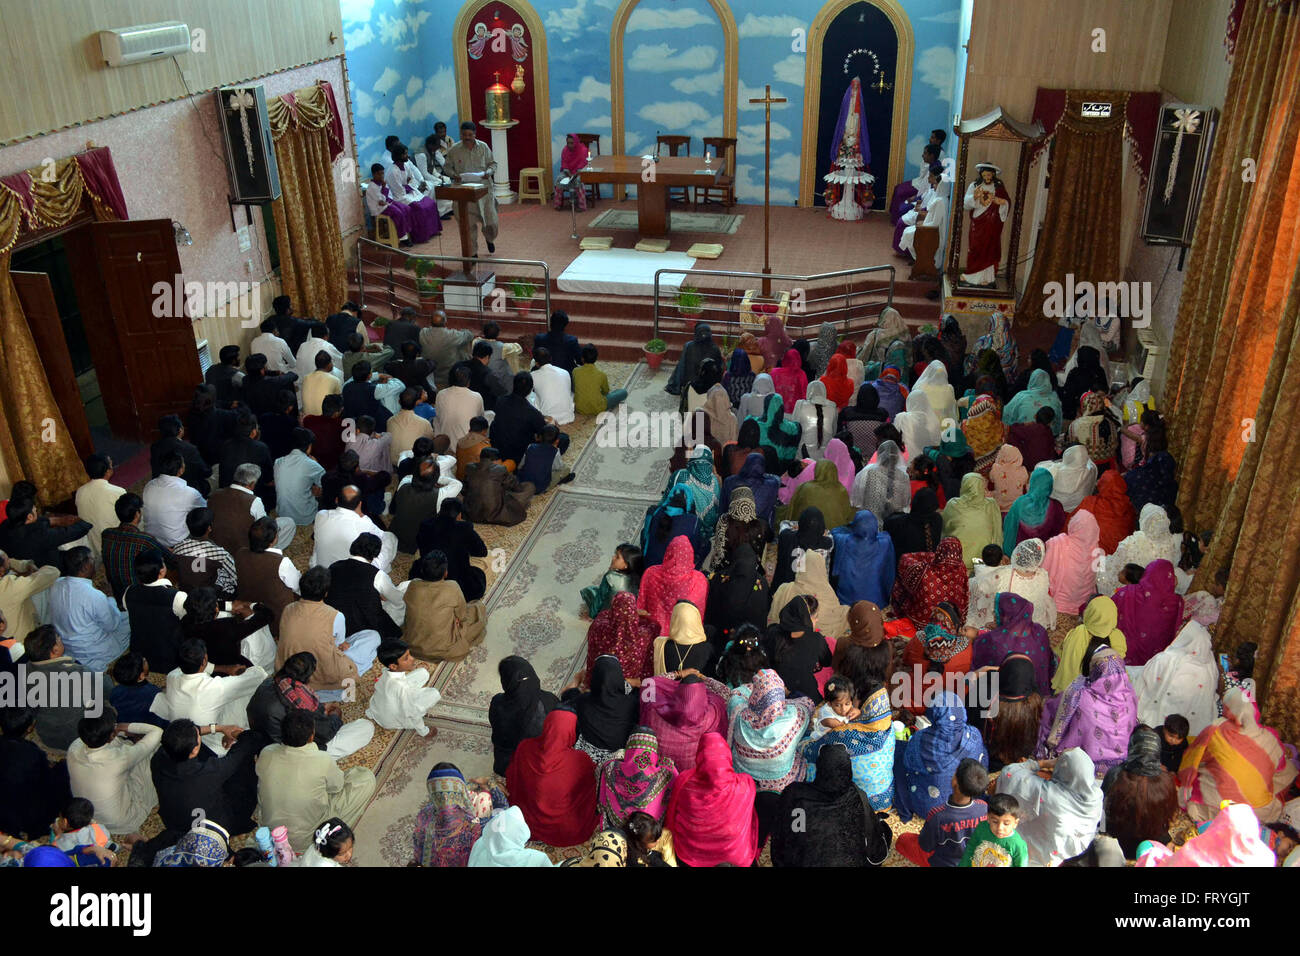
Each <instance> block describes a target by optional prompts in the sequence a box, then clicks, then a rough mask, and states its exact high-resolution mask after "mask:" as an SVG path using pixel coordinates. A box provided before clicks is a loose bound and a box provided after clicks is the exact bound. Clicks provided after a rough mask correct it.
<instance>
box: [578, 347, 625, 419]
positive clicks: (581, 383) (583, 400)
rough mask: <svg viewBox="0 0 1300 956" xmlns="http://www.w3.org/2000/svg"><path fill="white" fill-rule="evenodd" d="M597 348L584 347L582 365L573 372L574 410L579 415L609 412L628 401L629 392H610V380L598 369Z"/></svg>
mask: <svg viewBox="0 0 1300 956" xmlns="http://www.w3.org/2000/svg"><path fill="white" fill-rule="evenodd" d="M598 354H599V353H597V351H596V346H594V345H592V344H591V343H590V342H588V343H587V344H586V345H584V346H583V347H582V364H581V365H579V366H578V367H577V368H575V369H574V370H573V410H574V411H576V412H577V413H578V414H579V415H599V414H600V413H601V412H609V411H613V410H614V409H616V408H618V406H619V405H620V404H621V403H622V402H624V401H626V400H627V390H626V389H622V388H620V389H618V390H616V391H613V392H611V391H610V390H609V379H608V378H607V377H606V376H605V373H604V372H602V371H601V370H600V369H598V368H597V367H596V359H597V357H598Z"/></svg>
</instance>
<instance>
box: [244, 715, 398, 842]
mask: <svg viewBox="0 0 1300 956" xmlns="http://www.w3.org/2000/svg"><path fill="white" fill-rule="evenodd" d="M280 729H281V739H282V742H281V743H278V744H271V745H270V746H268V747H267V748H266V749H264V750H263V751H262V753H261V754H260V755H259V756H258V758H257V819H258V822H259V823H261V824H262V826H269V827H275V826H284V827H287V828H288V831H289V845H290V846H292V847H293V849H294V850H295V851H296V852H299V853H301V852H303V851H305V850H306V849H307V847H309V846H311V838H312V833H313V832H314V831H315V829H316V827H318V826H319V825H320V823H321V821H322V820H328V819H329V818H330V817H338V818H339V819H341V820H343V822H345V823H347V824H348V826H356V824H357V821H358V820H360V819H361V813H362V811H363V810H365V808H366V804H368V803H369V802H370V797H371V795H372V794H373V793H374V792H375V775H374V774H373V773H372V772H371V771H370V770H368V769H366V768H365V767H353V768H351V769H350V770H348V771H347V773H344V772H343V771H342V770H340V769H339V765H338V764H337V763H335V762H334V758H333V757H331V756H330V755H329V754H327V753H322V752H321V750H320V749H319V748H318V747H317V746H316V743H315V740H316V727H315V721H313V719H312V715H311V714H310V713H308V712H307V711H305V710H293V711H291V712H290V713H288V714H287V715H285V718H284V721H283V722H282V724H281V728H280Z"/></svg>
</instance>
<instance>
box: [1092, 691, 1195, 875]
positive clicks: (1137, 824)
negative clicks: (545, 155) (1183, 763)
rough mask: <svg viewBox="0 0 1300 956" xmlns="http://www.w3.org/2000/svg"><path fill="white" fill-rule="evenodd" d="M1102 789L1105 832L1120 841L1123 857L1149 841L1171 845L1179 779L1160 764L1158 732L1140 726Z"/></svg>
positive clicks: (1134, 853)
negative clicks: (1171, 828)
mask: <svg viewBox="0 0 1300 956" xmlns="http://www.w3.org/2000/svg"><path fill="white" fill-rule="evenodd" d="M1171 713H1175V711H1171ZM1160 720H1161V722H1163V720H1164V718H1163V717H1162V718H1160ZM1157 726H1158V724H1157ZM1101 790H1102V793H1103V794H1104V797H1103V803H1104V806H1105V810H1106V818H1105V819H1106V825H1105V827H1104V829H1105V831H1106V833H1107V834H1109V835H1110V836H1113V837H1114V838H1115V839H1117V840H1118V841H1119V845H1120V849H1122V850H1123V851H1124V856H1126V857H1127V858H1129V859H1130V860H1131V859H1133V858H1134V857H1135V856H1137V848H1138V846H1139V844H1141V843H1143V842H1144V841H1146V840H1152V841H1154V842H1156V843H1169V842H1170V837H1169V825H1170V824H1171V823H1173V820H1174V814H1175V813H1177V812H1178V779H1177V777H1175V775H1174V774H1173V773H1171V772H1169V771H1168V770H1166V769H1165V767H1164V764H1162V763H1161V762H1160V734H1159V732H1157V731H1155V730H1152V729H1151V728H1150V727H1146V726H1143V725H1141V724H1139V725H1138V726H1137V728H1136V729H1135V730H1134V731H1133V734H1132V736H1130V737H1129V739H1128V756H1127V757H1126V758H1125V760H1124V762H1123V763H1122V764H1117V765H1116V766H1114V767H1112V768H1111V769H1110V770H1109V771H1107V773H1106V779H1105V780H1104V781H1102V784H1101Z"/></svg>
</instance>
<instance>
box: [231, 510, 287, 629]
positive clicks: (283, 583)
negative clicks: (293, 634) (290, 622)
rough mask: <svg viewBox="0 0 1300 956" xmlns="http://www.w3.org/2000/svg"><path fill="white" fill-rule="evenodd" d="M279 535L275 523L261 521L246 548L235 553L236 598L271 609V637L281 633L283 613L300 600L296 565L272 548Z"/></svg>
mask: <svg viewBox="0 0 1300 956" xmlns="http://www.w3.org/2000/svg"><path fill="white" fill-rule="evenodd" d="M277 533H278V528H277V526H276V524H275V522H274V521H272V520H271V519H270V518H258V519H257V520H256V521H254V522H253V523H252V525H250V526H249V528H248V537H247V539H246V542H247V543H246V544H245V546H244V547H242V548H240V549H239V550H238V551H236V552H235V573H236V575H237V576H238V578H239V584H238V588H237V590H236V592H235V596H236V598H238V599H239V600H241V601H247V602H249V603H250V604H251V603H256V604H261V605H263V606H265V607H267V608H269V609H270V611H271V614H272V616H273V621H272V624H271V633H272V634H278V633H279V630H280V616H281V615H282V614H283V612H284V609H285V608H286V607H288V606H289V605H290V604H292V603H293V602H294V601H295V600H297V597H298V594H297V591H298V586H299V583H300V580H301V575H300V574H299V573H298V569H297V568H296V567H294V564H293V562H292V561H290V560H289V559H288V558H286V557H285V556H284V552H283V551H281V550H280V549H279V548H273V547H272V546H271V545H272V544H273V543H274V542H275V537H276V534H277Z"/></svg>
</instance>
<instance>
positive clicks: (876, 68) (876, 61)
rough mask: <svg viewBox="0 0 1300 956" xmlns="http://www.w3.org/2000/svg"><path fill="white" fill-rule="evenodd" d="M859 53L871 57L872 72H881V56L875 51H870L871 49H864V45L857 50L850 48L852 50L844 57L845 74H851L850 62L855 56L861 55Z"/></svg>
mask: <svg viewBox="0 0 1300 956" xmlns="http://www.w3.org/2000/svg"><path fill="white" fill-rule="evenodd" d="M859 55H861V56H869V57H871V63H872V66H871V72H872V73H879V72H880V57H878V56H876V54H875V53H873V52H872V51H870V50H867V49H864V48H862V47H858V48H857V49H856V50H850V51H849V52H848V55H847V56H845V57H844V75H845V76H848V75H849V62H850V61H851V60H852V59H853V58H854V57H855V56H859Z"/></svg>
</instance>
